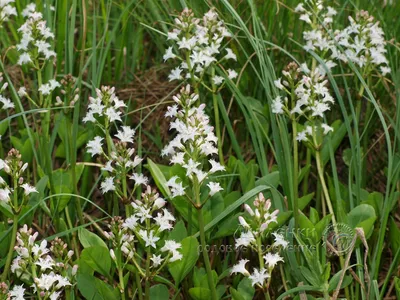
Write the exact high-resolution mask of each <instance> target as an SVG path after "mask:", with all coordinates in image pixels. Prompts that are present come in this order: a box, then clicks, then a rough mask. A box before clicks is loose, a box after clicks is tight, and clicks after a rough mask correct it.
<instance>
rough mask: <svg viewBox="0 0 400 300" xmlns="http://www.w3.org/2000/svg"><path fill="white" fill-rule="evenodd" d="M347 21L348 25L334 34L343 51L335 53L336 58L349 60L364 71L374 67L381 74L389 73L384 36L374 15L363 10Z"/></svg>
mask: <svg viewBox="0 0 400 300" xmlns="http://www.w3.org/2000/svg"><path fill="white" fill-rule="evenodd" d="M349 21H350V25H349V26H347V27H346V28H345V29H343V30H341V31H339V32H337V33H336V35H335V38H336V41H337V42H338V44H339V45H340V46H341V47H342V48H343V49H344V53H340V52H338V53H337V54H335V55H336V56H337V58H338V59H340V60H342V61H344V62H347V61H349V60H350V61H351V62H353V63H354V64H357V65H358V66H359V67H360V68H362V69H363V70H366V71H369V70H370V69H376V70H377V71H379V72H380V73H381V74H382V75H383V76H385V75H386V74H388V73H390V72H391V70H390V68H389V66H388V60H387V59H386V49H385V46H386V41H385V36H384V32H383V30H382V28H381V27H380V26H379V22H375V21H374V17H373V16H370V15H369V13H368V12H367V11H364V10H361V11H360V12H358V13H357V14H356V19H355V20H354V19H353V18H352V17H351V16H349ZM378 68H379V70H378Z"/></svg>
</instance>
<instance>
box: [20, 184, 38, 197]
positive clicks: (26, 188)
mask: <svg viewBox="0 0 400 300" xmlns="http://www.w3.org/2000/svg"><path fill="white" fill-rule="evenodd" d="M21 187H22V188H23V189H24V193H25V195H26V196H28V195H29V194H31V193H38V191H37V189H36V188H35V187H34V186H31V185H29V184H27V183H24V184H23V185H21Z"/></svg>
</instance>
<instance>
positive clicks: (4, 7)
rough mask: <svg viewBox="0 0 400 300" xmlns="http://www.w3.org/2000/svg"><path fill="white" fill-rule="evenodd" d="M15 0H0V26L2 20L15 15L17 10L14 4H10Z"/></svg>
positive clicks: (4, 20)
mask: <svg viewBox="0 0 400 300" xmlns="http://www.w3.org/2000/svg"><path fill="white" fill-rule="evenodd" d="M14 2H15V0H0V26H1V25H2V24H3V22H6V21H8V19H9V18H10V16H16V15H17V10H16V9H15V7H14V6H12V5H10V4H11V3H14Z"/></svg>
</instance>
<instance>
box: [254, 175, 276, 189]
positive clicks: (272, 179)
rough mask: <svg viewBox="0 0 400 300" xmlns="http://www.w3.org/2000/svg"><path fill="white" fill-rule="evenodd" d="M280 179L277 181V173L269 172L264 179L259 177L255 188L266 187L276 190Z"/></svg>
mask: <svg viewBox="0 0 400 300" xmlns="http://www.w3.org/2000/svg"><path fill="white" fill-rule="evenodd" d="M279 182H280V179H279V171H274V172H271V173H269V174H267V175H265V176H264V177H261V178H260V179H258V180H257V181H256V186H259V185H266V186H273V187H274V188H277V187H278V185H279Z"/></svg>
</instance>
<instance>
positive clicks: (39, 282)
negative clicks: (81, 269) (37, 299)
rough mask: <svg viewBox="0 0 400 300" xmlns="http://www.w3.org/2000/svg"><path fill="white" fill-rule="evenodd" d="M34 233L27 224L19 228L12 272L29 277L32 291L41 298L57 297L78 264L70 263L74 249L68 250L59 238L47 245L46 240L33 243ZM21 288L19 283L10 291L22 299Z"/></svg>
mask: <svg viewBox="0 0 400 300" xmlns="http://www.w3.org/2000/svg"><path fill="white" fill-rule="evenodd" d="M37 236H38V233H37V232H35V233H33V231H32V229H28V227H27V225H24V226H23V227H22V228H21V229H20V230H19V232H18V233H17V245H16V246H15V250H16V252H17V254H18V256H17V257H16V258H15V259H14V260H13V262H12V265H11V271H12V272H13V273H16V274H17V275H18V277H22V278H24V280H32V281H33V283H32V286H31V287H32V288H33V292H34V293H37V294H39V295H40V296H41V297H42V299H43V298H44V299H52V300H53V299H59V297H60V296H61V294H62V292H63V290H64V289H65V288H67V287H69V286H71V285H72V283H71V282H72V281H73V280H74V277H75V275H76V272H77V269H78V265H73V266H72V265H71V264H70V261H71V258H72V256H73V251H72V250H70V251H68V249H67V244H65V243H63V242H62V241H61V240H60V239H55V240H54V241H53V242H52V243H51V246H50V247H48V245H47V244H48V243H47V241H46V240H42V241H41V242H40V243H39V244H38V243H35V241H36V239H37ZM24 291H25V289H24V288H23V287H22V286H17V287H14V289H13V290H12V291H11V292H12V293H13V294H14V297H16V298H15V299H21V296H23V294H24ZM18 297H20V298H18ZM22 299H23V298H22Z"/></svg>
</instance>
